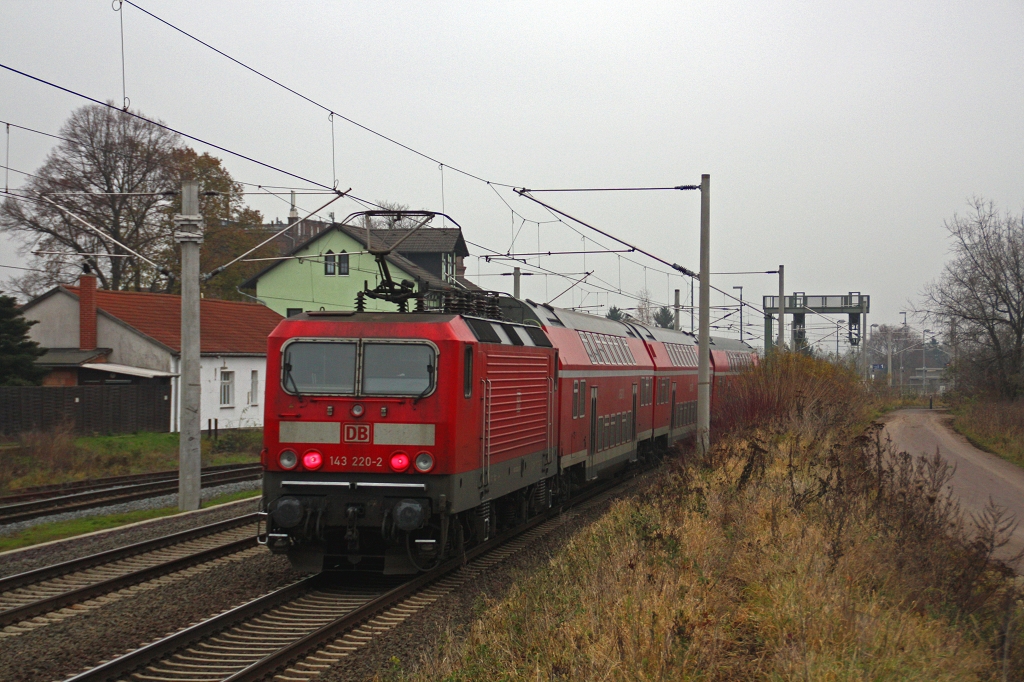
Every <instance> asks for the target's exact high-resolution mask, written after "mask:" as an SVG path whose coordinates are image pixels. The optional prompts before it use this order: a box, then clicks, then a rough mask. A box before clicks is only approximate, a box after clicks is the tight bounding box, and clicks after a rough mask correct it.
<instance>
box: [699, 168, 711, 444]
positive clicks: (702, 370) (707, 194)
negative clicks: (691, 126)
mask: <svg viewBox="0 0 1024 682" xmlns="http://www.w3.org/2000/svg"><path fill="white" fill-rule="evenodd" d="M710 298H711V176H710V175H708V174H706V173H705V174H704V175H701V176H700V320H699V322H698V324H699V331H698V335H697V343H698V350H699V352H700V355H699V356H698V361H697V452H698V454H700V455H705V454H707V452H708V449H709V448H710V447H711V346H710V343H711V339H710V326H711V305H710Z"/></svg>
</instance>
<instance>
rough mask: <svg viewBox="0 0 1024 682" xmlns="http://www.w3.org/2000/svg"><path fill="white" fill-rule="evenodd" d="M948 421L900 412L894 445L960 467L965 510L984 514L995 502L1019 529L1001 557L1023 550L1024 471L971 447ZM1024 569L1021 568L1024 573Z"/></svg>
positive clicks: (889, 422) (957, 485) (890, 421)
mask: <svg viewBox="0 0 1024 682" xmlns="http://www.w3.org/2000/svg"><path fill="white" fill-rule="evenodd" d="M948 419H949V416H948V415H947V414H946V413H945V412H943V411H939V410H924V409H912V410H898V411H896V412H893V413H892V414H890V415H888V417H886V419H885V420H884V422H885V428H886V431H887V432H888V434H889V436H890V437H891V438H892V440H893V443H894V444H895V445H896V446H897V447H898V448H899V449H901V450H906V451H907V452H909V453H910V454H912V455H915V456H917V455H932V454H934V453H935V448H936V447H937V448H938V449H939V453H940V454H941V455H942V457H943V458H945V459H946V460H947V461H948V462H950V463H951V464H955V465H956V474H955V475H954V476H953V490H954V491H955V492H956V493H957V494H958V495H959V496H960V506H961V508H962V509H963V510H964V511H965V512H968V513H974V514H980V512H981V511H982V510H983V509H984V508H985V506H986V505H987V504H988V501H989V498H991V499H992V500H993V501H994V502H995V503H996V504H998V505H999V506H1001V507H1006V508H1007V509H1008V510H1009V511H1010V512H1011V513H1013V514H1014V515H1015V516H1016V517H1017V520H1018V521H1020V524H1019V525H1018V526H1017V529H1016V531H1015V532H1014V534H1013V536H1012V537H1011V539H1010V542H1009V544H1007V545H1006V546H1005V547H1003V548H1002V550H1001V551H999V552H998V553H997V556H999V557H1001V558H1005V557H1009V556H1012V555H1014V554H1016V553H1017V552H1020V551H1021V550H1024V469H1021V468H1020V467H1018V466H1016V465H1014V464H1010V463H1009V462H1007V461H1006V460H1003V459H1000V458H999V457H997V456H995V455H991V454H989V453H987V452H983V451H981V450H979V449H978V448H976V447H974V446H973V445H971V444H970V443H969V442H968V441H967V439H966V438H964V437H963V436H961V435H960V434H958V433H956V432H955V431H953V429H952V428H950V427H949V426H948V425H947V421H948ZM1022 570H1024V566H1017V571H1018V573H1019V572H1022Z"/></svg>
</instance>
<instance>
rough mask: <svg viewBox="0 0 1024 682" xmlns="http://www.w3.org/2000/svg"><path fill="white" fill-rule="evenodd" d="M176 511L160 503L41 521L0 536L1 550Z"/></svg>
mask: <svg viewBox="0 0 1024 682" xmlns="http://www.w3.org/2000/svg"><path fill="white" fill-rule="evenodd" d="M177 513H178V508H177V507H163V508H161V509H141V510H139V511H133V512H126V513H124V514H110V515H109V516H90V517H88V518H83V519H70V520H68V521H56V522H54V523H41V524H39V525H38V526H32V527H31V528H26V529H25V530H23V531H21V532H20V533H15V534H13V535H5V536H3V537H0V552H7V551H9V550H12V549H18V548H20V547H28V546H29V545H38V544H39V543H42V542H50V541H51V540H62V539H64V538H70V537H74V536H76V535H85V534H86V533H92V532H93V531H97V530H106V529H107V528H117V527H118V526H125V525H128V524H129V523H136V522H137V521H146V520H148V519H157V518H160V517H161V516H171V515H173V514H177Z"/></svg>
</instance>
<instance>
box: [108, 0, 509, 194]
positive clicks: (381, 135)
mask: <svg viewBox="0 0 1024 682" xmlns="http://www.w3.org/2000/svg"><path fill="white" fill-rule="evenodd" d="M124 2H125V3H127V4H129V5H131V6H132V7H134V8H135V9H137V10H139V11H140V12H142V13H143V14H146V15H148V16H150V17H152V18H153V19H155V20H157V21H159V22H160V23H162V24H164V25H165V26H167V27H168V28H171V29H173V30H175V31H177V32H178V33H181V34H182V35H184V36H186V37H188V38H190V39H192V40H194V41H196V42H197V43H199V44H200V45H202V46H203V47H206V48H208V49H210V50H213V51H214V52H216V53H217V54H219V55H220V56H221V57H224V58H225V59H227V60H229V61H231V62H233V63H235V64H237V65H238V66H240V67H242V68H243V69H246V70H247V71H250V72H251V73H253V74H255V75H257V76H259V77H260V78H263V79H264V80H267V81H269V82H271V83H273V84H274V85H276V86H278V87H279V88H282V89H284V90H287V91H288V92H290V93H291V94H293V95H295V96H296V97H299V98H300V99H303V100H305V101H306V102H308V103H309V104H312V105H313V106H315V107H319V108H320V109H323V110H324V111H326V112H327V113H329V114H334V115H335V116H337V117H338V118H340V119H341V120H343V121H345V122H346V123H350V124H352V125H354V126H356V127H357V128H360V129H361V130H364V131H366V132H368V133H370V134H371V135H375V136H377V137H379V138H381V139H382V140H386V141H387V142H390V143H391V144H394V145H397V146H399V147H401V148H402V149H405V150H406V151H408V152H411V153H413V154H415V155H417V156H419V157H422V158H424V159H426V160H427V161H432V162H434V163H436V164H442V165H444V166H446V167H447V168H449V169H450V170H453V171H455V172H456V173H460V174H461V175H465V176H466V177H469V178H472V179H474V180H478V181H480V182H486V183H488V184H495V185H498V186H500V187H509V188H511V187H512V185H509V184H506V183H502V182H494V181H492V180H487V179H485V178H482V177H480V176H479V175H476V174H474V173H471V172H469V171H466V170H463V169H461V168H458V167H457V166H453V165H452V164H450V163H444V162H443V161H441V160H440V159H436V158H434V157H433V156H431V155H429V154H426V153H425V152H421V151H419V150H418V149H414V148H413V147H410V146H409V145H407V144H404V143H402V142H399V141H398V140H396V139H394V138H392V137H389V136H387V135H385V134H384V133H381V132H378V131H376V130H374V129H373V128H370V127H369V126H366V125H363V124H362V123H359V122H358V121H356V120H354V119H351V118H349V117H347V116H345V115H343V114H339V113H338V112H337V111H336V110H334V109H332V108H331V107H329V106H327V105H326V104H321V103H320V102H317V101H316V100H314V99H313V98H311V97H308V96H306V95H304V94H302V93H301V92H299V91H298V90H295V89H293V88H291V87H289V86H287V85H285V84H284V83H282V82H280V81H278V80H276V79H274V78H272V77H270V76H268V75H267V74H265V73H263V72H262V71H259V70H258V69H255V68H253V67H251V66H249V65H248V64H246V63H245V62H243V61H241V60H239V59H236V58H234V57H232V56H231V55H229V54H227V53H226V52H224V51H223V50H220V49H218V48H216V47H214V46H213V45H211V44H209V43H207V42H206V41H204V40H202V39H200V38H198V37H197V36H195V35H193V34H191V33H189V32H188V31H186V30H185V29H183V28H179V27H178V26H175V25H174V24H172V23H171V22H169V21H167V20H166V19H164V18H162V17H159V16H157V15H156V14H153V13H152V12H150V11H149V10H147V9H145V8H143V7H141V6H140V5H138V4H137V3H135V2H132V0H124Z"/></svg>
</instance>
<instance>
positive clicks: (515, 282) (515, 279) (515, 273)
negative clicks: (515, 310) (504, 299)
mask: <svg viewBox="0 0 1024 682" xmlns="http://www.w3.org/2000/svg"><path fill="white" fill-rule="evenodd" d="M522 275H523V272H522V270H520V269H519V268H518V267H515V268H512V296H513V297H514V298H517V299H518V298H519V292H520V291H521V289H520V288H519V278H520V277H522Z"/></svg>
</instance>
